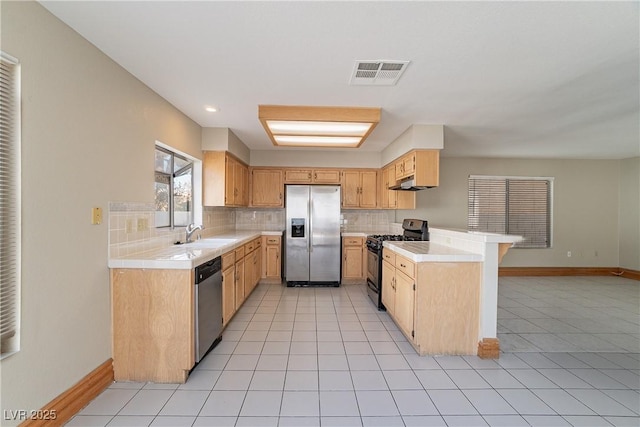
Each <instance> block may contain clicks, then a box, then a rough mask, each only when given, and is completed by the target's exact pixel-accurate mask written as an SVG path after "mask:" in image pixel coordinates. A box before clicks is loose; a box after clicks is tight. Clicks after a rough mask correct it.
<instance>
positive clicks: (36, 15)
mask: <svg viewBox="0 0 640 427" xmlns="http://www.w3.org/2000/svg"><path fill="white" fill-rule="evenodd" d="M0 7H1V18H2V21H1V24H2V25H1V31H2V33H1V37H2V50H3V51H6V52H7V53H8V54H10V55H12V56H14V57H16V58H18V59H19V60H20V62H21V64H22V190H23V191H22V195H23V210H22V227H23V229H22V239H23V240H22V242H23V249H22V261H23V265H22V268H23V270H22V271H23V277H22V327H21V330H22V340H21V346H22V350H21V351H20V352H19V353H18V354H15V355H13V356H10V357H9V358H7V359H5V360H3V361H2V363H1V365H0V366H1V369H2V372H1V375H2V380H1V388H0V389H1V393H2V394H1V402H2V408H1V409H2V410H3V411H4V410H5V409H6V410H9V409H11V410H18V409H25V410H30V409H39V408H40V407H42V406H43V405H44V404H46V403H47V402H49V401H50V400H51V399H53V398H54V397H56V396H58V395H59V394H60V393H62V392H63V391H65V390H66V389H68V388H69V387H70V386H72V385H73V384H75V383H76V382H77V381H78V380H80V379H81V378H82V377H84V376H85V375H86V374H87V373H89V372H91V371H92V370H93V369H95V368H96V367H98V366H99V365H100V364H101V363H103V362H104V361H106V360H107V359H109V358H110V357H111V345H110V303H109V275H108V269H107V223H106V221H105V222H103V223H102V224H101V225H90V219H91V215H90V214H91V208H92V207H93V206H98V207H102V208H103V210H104V211H105V215H104V218H105V219H106V218H107V215H106V210H107V206H108V202H109V201H141V202H145V201H146V202H152V201H153V180H154V178H153V158H154V142H155V140H160V141H162V142H164V143H166V144H169V145H172V146H174V147H175V148H177V149H179V150H180V151H183V152H185V153H188V154H190V155H192V156H194V157H196V158H200V157H201V153H200V144H201V128H200V127H199V126H198V125H197V124H196V123H194V122H193V121H191V120H189V119H188V118H186V117H185V116H184V115H183V114H182V113H180V112H179V111H177V110H176V109H175V108H174V107H172V106H171V105H169V104H168V103H167V102H166V101H165V100H163V99H162V98H161V97H160V96H158V95H157V94H155V93H154V92H152V91H151V90H150V89H149V88H147V87H146V86H144V85H143V84H142V83H141V82H140V81H138V80H137V79H135V78H134V77H132V76H131V75H130V74H129V73H127V72H126V71H124V70H123V69H122V68H120V67H119V66H118V65H117V64H115V63H114V62H113V61H111V60H110V59H109V58H107V57H106V56H105V55H103V54H102V53H101V52H100V51H98V50H97V49H96V48H95V47H94V46H92V45H91V44H89V43H88V42H87V41H86V40H84V39H83V38H81V37H80V36H79V35H78V34H76V33H75V32H74V31H72V30H71V29H69V28H68V27H67V26H65V25H64V24H62V23H61V22H60V21H58V20H57V19H56V18H54V17H53V16H52V15H51V14H49V12H47V11H46V10H45V9H44V8H42V7H41V6H40V5H39V4H37V3H35V2H5V1H3V2H0Z"/></svg>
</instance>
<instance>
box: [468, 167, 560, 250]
mask: <svg viewBox="0 0 640 427" xmlns="http://www.w3.org/2000/svg"><path fill="white" fill-rule="evenodd" d="M552 184H553V178H538V177H498V176H480V175H471V176H469V212H468V228H469V230H470V231H484V232H490V233H500V234H514V235H519V236H523V237H524V240H523V241H522V242H519V243H516V244H515V247H516V248H550V247H551V192H552Z"/></svg>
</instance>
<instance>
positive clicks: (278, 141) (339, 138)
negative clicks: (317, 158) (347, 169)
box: [258, 105, 381, 148]
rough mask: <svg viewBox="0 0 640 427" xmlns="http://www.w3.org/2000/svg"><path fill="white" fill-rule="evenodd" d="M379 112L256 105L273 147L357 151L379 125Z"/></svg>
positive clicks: (356, 109)
mask: <svg viewBox="0 0 640 427" xmlns="http://www.w3.org/2000/svg"><path fill="white" fill-rule="evenodd" d="M380 111H381V110H380V108H366V107H365V108H363V107H305V106H284V105H259V106H258V118H259V119H260V122H261V123H262V126H263V127H264V129H265V130H266V131H267V135H269V138H270V139H271V142H273V145H280V146H288V147H327V148H335V147H349V148H354V147H359V146H360V145H361V144H362V143H363V142H364V140H365V139H366V138H367V136H369V134H370V133H371V132H372V131H373V128H375V127H376V125H377V124H378V122H379V121H380Z"/></svg>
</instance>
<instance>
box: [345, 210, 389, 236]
mask: <svg viewBox="0 0 640 427" xmlns="http://www.w3.org/2000/svg"><path fill="white" fill-rule="evenodd" d="M340 218H341V223H342V231H346V232H350V231H351V232H364V233H372V234H374V233H375V234H383V233H389V224H390V223H391V222H392V221H394V220H395V212H394V211H386V210H360V209H359V210H355V209H354V210H343V211H342V212H341V215H340Z"/></svg>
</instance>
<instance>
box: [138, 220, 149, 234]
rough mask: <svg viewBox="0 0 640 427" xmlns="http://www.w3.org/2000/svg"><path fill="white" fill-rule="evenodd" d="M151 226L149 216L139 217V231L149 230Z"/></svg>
mask: <svg viewBox="0 0 640 427" xmlns="http://www.w3.org/2000/svg"><path fill="white" fill-rule="evenodd" d="M148 228H149V221H148V220H147V218H138V231H147V229H148Z"/></svg>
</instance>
